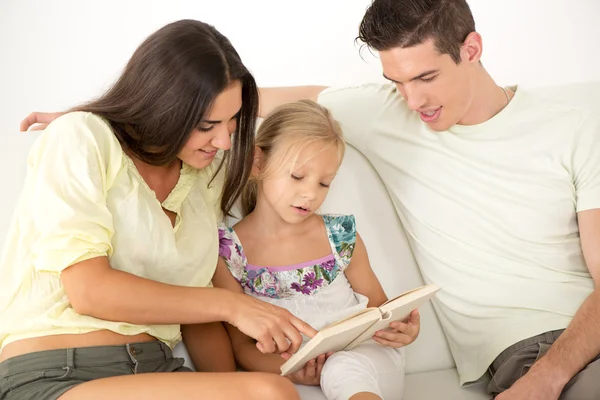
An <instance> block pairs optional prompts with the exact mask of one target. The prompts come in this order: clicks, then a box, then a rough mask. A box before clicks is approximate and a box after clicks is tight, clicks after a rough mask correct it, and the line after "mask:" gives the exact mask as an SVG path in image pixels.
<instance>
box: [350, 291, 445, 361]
mask: <svg viewBox="0 0 600 400" xmlns="http://www.w3.org/2000/svg"><path fill="white" fill-rule="evenodd" d="M438 290H440V288H439V287H438V286H436V285H426V286H422V287H420V288H417V289H414V290H411V291H409V292H406V293H404V294H402V295H400V296H398V297H396V298H394V299H392V300H390V301H388V302H386V303H384V304H383V305H382V306H381V307H379V310H380V311H381V315H382V318H381V319H380V320H379V321H377V322H376V323H374V324H373V325H371V326H370V327H369V328H368V329H367V330H366V331H364V332H363V333H362V334H361V335H360V336H359V337H357V338H356V339H355V340H354V341H352V343H350V344H349V345H348V346H347V347H346V348H345V349H344V350H352V349H353V348H355V347H356V346H358V345H359V344H361V343H362V342H364V341H366V340H369V339H371V338H372V337H373V335H374V334H375V332H377V331H378V330H382V329H386V328H389V325H390V322H393V321H398V320H404V319H406V317H408V316H409V314H410V313H411V311H413V310H415V309H417V308H419V307H421V306H422V305H423V304H424V303H425V302H426V301H428V300H429V299H431V298H432V297H433V296H434V295H435V294H436V293H437V291H438Z"/></svg>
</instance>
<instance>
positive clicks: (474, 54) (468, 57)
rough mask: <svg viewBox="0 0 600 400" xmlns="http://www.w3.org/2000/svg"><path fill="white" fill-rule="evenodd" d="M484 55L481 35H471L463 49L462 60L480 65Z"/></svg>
mask: <svg viewBox="0 0 600 400" xmlns="http://www.w3.org/2000/svg"><path fill="white" fill-rule="evenodd" d="M482 53H483V43H482V39H481V35H480V34H479V33H477V32H471V33H469V35H468V36H467V38H466V39H465V41H464V42H463V45H462V47H461V59H462V60H463V61H467V62H469V63H479V61H480V60H481V55H482Z"/></svg>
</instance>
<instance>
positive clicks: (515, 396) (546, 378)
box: [496, 364, 563, 400]
mask: <svg viewBox="0 0 600 400" xmlns="http://www.w3.org/2000/svg"><path fill="white" fill-rule="evenodd" d="M562 389H563V386H562V385H560V384H558V383H557V380H556V379H554V378H553V377H552V376H550V375H549V374H547V373H546V372H545V370H544V368H543V367H541V366H540V364H534V365H533V366H532V367H531V369H530V370H529V372H527V374H525V375H524V376H522V377H521V379H519V380H518V381H516V382H515V383H514V384H513V385H512V386H511V388H510V389H508V390H506V391H504V392H502V393H500V394H499V395H498V396H496V400H558V398H559V397H560V394H561V392H562Z"/></svg>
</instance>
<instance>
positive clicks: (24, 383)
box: [0, 341, 191, 400]
mask: <svg viewBox="0 0 600 400" xmlns="http://www.w3.org/2000/svg"><path fill="white" fill-rule="evenodd" d="M183 362H184V361H183V359H182V358H174V357H173V353H172V352H171V349H170V348H169V346H167V345H166V344H164V343H162V342H159V341H153V342H143V343H131V344H127V345H119V346H95V347H80V348H75V349H61V350H48V351H40V352H35V353H29V354H24V355H21V356H16V357H11V358H9V359H7V360H5V361H3V362H2V363H0V400H56V399H58V398H59V397H60V396H61V395H62V394H63V393H65V392H66V391H67V390H69V389H71V388H73V387H75V386H77V385H79V384H81V383H84V382H87V381H91V380H94V379H100V378H108V377H113V376H122V375H133V374H143V373H146V372H188V371H191V370H190V369H189V368H187V367H184V366H183Z"/></svg>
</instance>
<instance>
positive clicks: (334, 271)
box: [219, 214, 356, 299]
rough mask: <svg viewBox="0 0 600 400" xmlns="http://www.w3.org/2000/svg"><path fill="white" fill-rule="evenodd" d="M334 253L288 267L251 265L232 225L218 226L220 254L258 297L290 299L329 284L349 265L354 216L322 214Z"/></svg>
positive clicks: (248, 292) (241, 282) (354, 227)
mask: <svg viewBox="0 0 600 400" xmlns="http://www.w3.org/2000/svg"><path fill="white" fill-rule="evenodd" d="M322 218H323V222H324V223H325V229H326V230H327V237H328V238H329V244H330V246H331V254H330V255H328V256H325V257H322V258H320V259H317V260H311V261H307V262H303V263H301V264H295V265H290V266H286V267H258V266H254V265H251V264H248V261H247V260H246V256H245V254H244V249H243V247H242V244H241V243H240V240H239V238H238V237H237V235H236V234H235V231H234V230H233V228H230V227H227V226H225V225H223V224H221V225H219V255H220V256H221V257H223V259H224V260H225V263H226V264H227V267H228V268H229V271H231V274H232V275H233V277H234V278H235V279H236V280H237V281H238V282H239V283H240V285H242V288H243V289H244V292H245V293H247V294H250V295H252V296H255V297H269V298H272V299H289V298H292V297H295V296H305V295H313V294H315V293H317V292H318V291H320V290H321V289H323V288H325V287H327V286H329V284H331V282H333V281H334V280H335V278H336V277H337V276H338V275H339V274H341V273H343V271H344V270H345V269H346V268H347V267H348V265H349V264H350V260H351V258H352V253H353V251H354V244H355V243H356V224H355V220H354V216H353V215H332V214H325V215H322Z"/></svg>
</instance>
